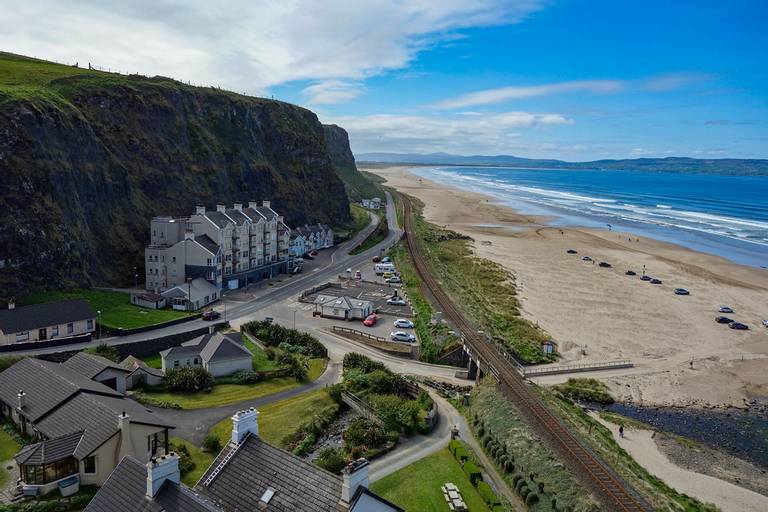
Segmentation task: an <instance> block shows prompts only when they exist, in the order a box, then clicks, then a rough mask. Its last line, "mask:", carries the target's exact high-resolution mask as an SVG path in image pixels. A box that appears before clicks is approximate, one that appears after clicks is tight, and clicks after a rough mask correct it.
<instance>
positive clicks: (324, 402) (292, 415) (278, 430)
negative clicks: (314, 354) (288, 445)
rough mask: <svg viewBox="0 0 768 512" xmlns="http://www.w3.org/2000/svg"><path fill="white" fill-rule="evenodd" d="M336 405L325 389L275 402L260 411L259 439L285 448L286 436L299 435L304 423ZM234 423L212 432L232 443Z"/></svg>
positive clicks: (228, 422) (223, 442) (223, 424)
mask: <svg viewBox="0 0 768 512" xmlns="http://www.w3.org/2000/svg"><path fill="white" fill-rule="evenodd" d="M333 404H334V401H333V400H331V397H330V396H328V393H326V391H325V390H324V389H318V390H315V391H309V392H307V393H302V394H300V395H296V396H294V397H292V398H288V399H287V400H281V401H279V402H274V403H271V404H268V405H265V406H264V407H262V408H260V409H259V413H260V414H259V436H260V437H261V438H262V439H264V440H265V441H267V442H269V443H271V444H274V445H276V446H281V442H282V440H283V439H284V438H285V436H286V435H288V434H290V433H292V432H295V431H296V430H297V429H298V428H299V427H300V426H301V425H302V424H303V423H304V422H306V421H308V420H310V419H312V416H313V415H314V414H315V413H316V412H317V411H321V410H323V409H325V408H326V407H328V406H331V405H333ZM230 432H232V420H231V419H230V418H226V419H225V420H222V421H221V422H219V423H218V424H216V425H215V426H214V427H213V428H212V429H211V433H213V434H216V436H217V437H218V438H219V439H220V440H221V443H222V445H223V444H226V442H227V441H228V440H229V437H230Z"/></svg>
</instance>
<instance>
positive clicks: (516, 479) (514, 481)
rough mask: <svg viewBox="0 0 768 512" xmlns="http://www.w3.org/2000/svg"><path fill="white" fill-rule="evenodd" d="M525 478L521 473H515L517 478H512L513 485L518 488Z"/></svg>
mask: <svg viewBox="0 0 768 512" xmlns="http://www.w3.org/2000/svg"><path fill="white" fill-rule="evenodd" d="M522 478H523V475H521V474H520V473H515V476H513V477H512V485H513V486H514V487H515V488H517V483H518V482H519V481H520V480H521V479H522Z"/></svg>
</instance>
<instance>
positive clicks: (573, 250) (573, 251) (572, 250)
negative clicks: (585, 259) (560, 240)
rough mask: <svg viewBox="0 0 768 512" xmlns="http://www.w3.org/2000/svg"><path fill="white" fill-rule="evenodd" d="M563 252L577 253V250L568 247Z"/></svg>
mask: <svg viewBox="0 0 768 512" xmlns="http://www.w3.org/2000/svg"><path fill="white" fill-rule="evenodd" d="M565 252H567V253H568V254H579V251H577V250H576V249H568V250H567V251H565Z"/></svg>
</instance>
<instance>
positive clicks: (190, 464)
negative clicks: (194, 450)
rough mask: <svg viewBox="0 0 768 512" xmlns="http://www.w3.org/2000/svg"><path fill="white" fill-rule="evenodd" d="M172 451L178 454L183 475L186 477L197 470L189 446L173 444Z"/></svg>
mask: <svg viewBox="0 0 768 512" xmlns="http://www.w3.org/2000/svg"><path fill="white" fill-rule="evenodd" d="M171 450H173V451H174V452H176V454H177V455H178V456H179V471H180V472H181V474H182V475H186V474H187V473H189V472H190V471H192V470H193V469H195V462H194V461H193V460H192V457H191V456H190V455H189V448H187V445H185V444H184V443H180V444H176V443H171Z"/></svg>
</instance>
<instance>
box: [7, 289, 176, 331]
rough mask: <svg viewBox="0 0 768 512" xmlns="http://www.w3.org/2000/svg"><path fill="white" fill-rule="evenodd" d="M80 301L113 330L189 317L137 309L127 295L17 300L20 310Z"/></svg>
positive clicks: (86, 293)
mask: <svg viewBox="0 0 768 512" xmlns="http://www.w3.org/2000/svg"><path fill="white" fill-rule="evenodd" d="M79 298H84V299H85V300H87V301H88V304H90V306H91V308H93V310H94V312H96V311H101V324H102V325H103V326H104V327H106V328H112V329H118V328H122V329H132V328H134V327H143V326H145V325H155V324H161V323H163V322H168V321H170V320H176V319H177V318H181V317H185V316H189V314H190V313H186V312H184V311H174V310H172V309H159V310H155V309H145V308H140V307H137V306H134V305H132V304H131V302H130V301H131V296H130V295H129V294H128V293H123V292H112V291H106V290H78V291H72V292H61V291H47V292H36V293H32V294H29V295H27V296H26V297H24V298H23V299H21V300H19V306H27V305H29V304H40V303H44V302H56V301H60V300H65V299H79Z"/></svg>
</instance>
